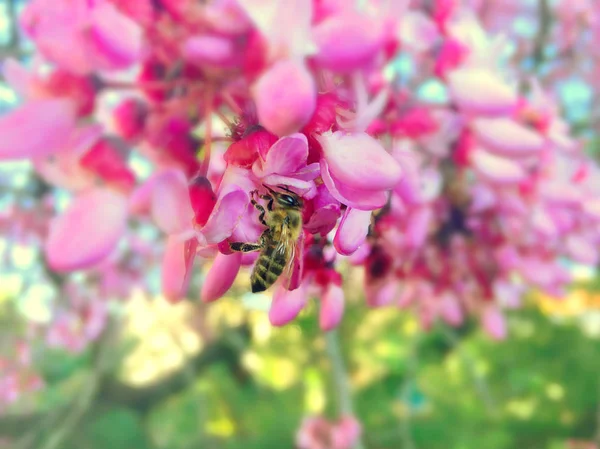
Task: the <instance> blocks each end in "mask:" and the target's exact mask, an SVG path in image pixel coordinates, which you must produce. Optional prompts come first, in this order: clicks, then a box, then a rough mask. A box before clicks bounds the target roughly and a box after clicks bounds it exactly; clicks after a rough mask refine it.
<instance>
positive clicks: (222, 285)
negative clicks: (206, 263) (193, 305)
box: [200, 253, 242, 302]
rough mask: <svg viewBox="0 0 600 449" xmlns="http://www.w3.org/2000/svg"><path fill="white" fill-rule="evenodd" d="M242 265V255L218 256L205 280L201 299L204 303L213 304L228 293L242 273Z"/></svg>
mask: <svg viewBox="0 0 600 449" xmlns="http://www.w3.org/2000/svg"><path fill="white" fill-rule="evenodd" d="M241 263H242V254H241V253H233V254H231V255H225V254H221V253H219V254H217V257H216V258H215V261H214V262H213V264H212V266H211V267H210V269H209V270H208V273H206V277H205V278H204V283H203V284H202V290H201V292H200V299H202V301H204V302H211V301H215V300H217V299H219V298H220V297H221V296H223V295H224V294H225V293H227V290H229V289H230V288H231V286H232V285H233V281H235V278H236V276H237V274H238V271H240V266H241Z"/></svg>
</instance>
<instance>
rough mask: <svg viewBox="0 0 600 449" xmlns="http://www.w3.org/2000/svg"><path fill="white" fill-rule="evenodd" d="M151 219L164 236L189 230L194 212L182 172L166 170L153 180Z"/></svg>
mask: <svg viewBox="0 0 600 449" xmlns="http://www.w3.org/2000/svg"><path fill="white" fill-rule="evenodd" d="M151 212H152V218H153V219H154V222H155V223H156V225H157V226H158V227H159V228H160V229H161V230H162V231H163V232H164V233H166V234H175V233H179V232H182V231H184V230H186V229H190V228H191V226H192V220H193V219H194V211H193V210H192V204H191V202H190V197H189V192H188V183H187V180H186V178H185V175H184V174H183V172H181V171H179V170H175V169H172V170H166V171H164V172H163V173H161V174H160V175H159V176H158V177H157V178H156V180H155V183H154V187H153V191H152V198H151Z"/></svg>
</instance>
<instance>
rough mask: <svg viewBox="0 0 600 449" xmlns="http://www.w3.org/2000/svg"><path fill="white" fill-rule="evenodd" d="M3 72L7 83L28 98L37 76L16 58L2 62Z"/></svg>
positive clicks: (21, 95)
mask: <svg viewBox="0 0 600 449" xmlns="http://www.w3.org/2000/svg"><path fill="white" fill-rule="evenodd" d="M2 74H3V75H4V79H5V80H6V83H7V84H8V85H9V86H10V87H11V88H12V89H13V90H14V91H15V92H16V93H17V94H18V95H19V96H20V97H21V98H25V99H27V98H28V96H29V92H30V91H31V88H32V86H33V84H34V83H35V77H34V76H33V75H32V74H31V73H30V72H29V70H27V68H26V67H25V66H23V65H22V64H21V63H20V62H19V61H17V60H16V59H14V58H7V59H5V60H4V62H3V63H2Z"/></svg>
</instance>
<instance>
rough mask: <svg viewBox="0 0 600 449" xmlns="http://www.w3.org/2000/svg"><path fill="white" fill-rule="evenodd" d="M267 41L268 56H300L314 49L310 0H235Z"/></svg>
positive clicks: (272, 57)
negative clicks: (282, 0)
mask: <svg viewBox="0 0 600 449" xmlns="http://www.w3.org/2000/svg"><path fill="white" fill-rule="evenodd" d="M237 3H238V4H239V5H240V7H241V8H242V9H243V10H244V11H245V12H246V14H247V15H248V16H249V17H250V19H251V20H252V21H253V22H254V24H255V25H256V27H257V28H258V30H259V31H260V32H261V34H262V35H263V36H264V37H265V39H266V40H267V42H268V44H269V57H270V58H271V59H280V58H282V57H292V58H294V57H302V56H304V55H306V54H308V53H311V52H313V51H314V49H313V47H314V44H313V43H312V41H311V20H312V16H313V14H312V9H313V8H312V2H307V1H305V0H287V1H286V2H281V1H278V0H238V1H237Z"/></svg>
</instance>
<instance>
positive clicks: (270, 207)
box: [229, 186, 303, 293]
mask: <svg viewBox="0 0 600 449" xmlns="http://www.w3.org/2000/svg"><path fill="white" fill-rule="evenodd" d="M265 188H266V189H267V190H268V191H269V193H268V194H266V195H260V194H259V193H258V191H257V190H255V191H253V192H252V193H251V195H252V200H251V202H252V205H253V206H254V207H255V208H256V209H258V210H259V212H260V215H259V216H258V219H259V220H260V222H261V223H262V224H263V225H265V226H266V227H267V229H265V231H264V232H263V233H262V235H261V236H260V239H259V241H258V243H243V242H231V243H229V247H230V248H231V249H232V250H233V251H241V252H244V253H247V252H251V251H260V256H259V257H258V260H257V261H256V264H255V265H254V269H253V270H252V275H251V276H250V283H251V285H252V293H258V292H262V291H265V290H266V289H268V288H269V287H270V286H271V285H273V284H274V283H275V281H276V280H277V279H278V278H279V276H281V274H282V273H284V272H285V275H286V277H287V281H288V285H287V287H288V290H293V289H294V287H293V285H292V288H290V286H291V284H292V283H293V282H294V281H295V280H297V279H294V278H296V277H299V273H298V270H301V266H300V263H301V259H299V258H298V257H297V256H298V255H299V254H298V253H299V251H297V250H296V247H297V246H298V244H299V242H300V241H301V238H302V235H303V234H302V207H303V203H302V199H301V198H300V197H299V196H298V195H296V194H295V193H294V192H292V191H291V190H289V189H288V188H287V187H283V186H279V188H281V189H282V190H285V192H277V191H275V190H273V189H270V188H269V187H267V186H265ZM256 196H258V197H259V198H261V199H263V200H266V201H267V210H265V208H264V207H263V206H262V205H260V204H259V203H258V202H257V201H256V200H255V197H256ZM296 275H298V276H296Z"/></svg>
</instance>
